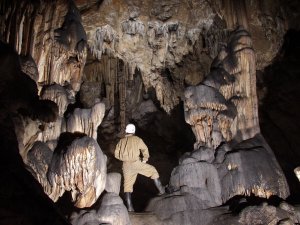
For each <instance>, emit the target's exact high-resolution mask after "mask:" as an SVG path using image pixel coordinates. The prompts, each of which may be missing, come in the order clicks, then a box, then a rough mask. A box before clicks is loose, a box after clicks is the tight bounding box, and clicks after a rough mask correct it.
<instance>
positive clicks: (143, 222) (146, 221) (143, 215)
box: [129, 212, 165, 225]
mask: <svg viewBox="0 0 300 225" xmlns="http://www.w3.org/2000/svg"><path fill="white" fill-rule="evenodd" d="M129 218H130V221H131V224H132V225H154V224H155V225H164V224H165V223H163V221H161V220H159V219H158V218H157V216H156V215H155V214H154V213H148V212H138V213H136V212H134V213H132V212H130V213H129Z"/></svg>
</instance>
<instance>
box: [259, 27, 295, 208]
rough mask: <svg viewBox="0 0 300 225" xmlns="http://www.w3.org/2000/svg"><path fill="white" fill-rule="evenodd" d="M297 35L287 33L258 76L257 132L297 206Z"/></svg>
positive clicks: (291, 199) (290, 32)
mask: <svg viewBox="0 0 300 225" xmlns="http://www.w3.org/2000/svg"><path fill="white" fill-rule="evenodd" d="M299 40H300V31H296V30H289V31H288V32H287V33H286V34H285V38H284V43H283V45H282V48H281V50H280V52H279V53H278V55H277V57H276V58H275V60H274V62H273V64H272V65H270V66H268V67H267V68H266V69H265V70H264V72H263V73H262V74H260V73H259V76H261V77H259V79H262V82H261V81H260V82H259V83H258V93H259V91H262V90H263V89H264V91H263V93H264V98H263V99H262V103H261V106H260V107H259V117H260V126H261V131H262V134H263V135H264V137H265V138H266V140H267V142H268V143H269V145H270V146H271V148H272V150H273V151H274V153H275V156H276V158H277V160H278V162H279V164H280V166H281V167H282V169H283V171H284V173H285V176H286V177H287V181H288V183H289V187H290V191H291V196H290V198H289V200H290V201H291V202H297V203H300V193H299V190H300V183H299V181H298V180H297V177H296V176H295V174H294V169H295V168H296V167H297V166H300V151H299V146H300V138H299V137H300V122H299V121H300V104H299V103H300V68H299V65H300V43H299Z"/></svg>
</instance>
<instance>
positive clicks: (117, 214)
mask: <svg viewBox="0 0 300 225" xmlns="http://www.w3.org/2000/svg"><path fill="white" fill-rule="evenodd" d="M120 185H121V174H119V173H108V174H107V181H106V187H105V190H106V191H107V193H105V194H104V196H102V199H101V201H100V204H99V205H97V206H94V207H93V209H90V210H81V211H80V212H79V213H73V214H72V215H71V223H72V224H73V225H84V224H94V223H95V224H115V225H130V224H131V222H130V220H129V216H128V211H127V208H126V207H125V205H124V203H123V200H122V199H121V198H120V196H119V191H120Z"/></svg>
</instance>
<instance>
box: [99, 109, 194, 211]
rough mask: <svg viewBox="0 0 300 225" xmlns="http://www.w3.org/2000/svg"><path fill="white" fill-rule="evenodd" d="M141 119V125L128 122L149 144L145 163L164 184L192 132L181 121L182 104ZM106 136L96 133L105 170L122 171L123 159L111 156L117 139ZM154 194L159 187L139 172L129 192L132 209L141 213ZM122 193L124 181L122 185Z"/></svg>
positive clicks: (191, 141) (189, 144)
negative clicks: (131, 199)
mask: <svg viewBox="0 0 300 225" xmlns="http://www.w3.org/2000/svg"><path fill="white" fill-rule="evenodd" d="M144 119H145V121H147V122H146V123H142V127H139V126H138V122H137V121H134V120H130V122H131V123H134V124H136V135H137V136H139V137H140V138H142V139H143V141H144V142H145V144H146V145H147V146H148V149H149V154H150V158H149V161H148V163H149V164H150V165H153V166H154V167H155V168H156V169H157V171H158V173H159V175H160V179H161V182H162V184H163V185H167V184H168V182H169V179H170V175H171V172H172V170H173V168H174V167H175V166H177V165H178V159H179V157H180V156H182V154H184V153H185V152H190V151H192V150H193V144H194V142H195V137H194V134H193V132H192V130H191V128H190V126H189V125H188V124H187V123H186V122H185V120H184V110H183V104H182V103H181V104H179V105H178V106H177V107H176V108H175V109H174V110H172V112H171V114H170V115H169V114H167V113H165V112H164V111H157V112H154V113H149V114H147V115H146V116H145V118H144ZM107 138H108V137H106V136H105V134H103V133H100V134H99V136H98V142H99V145H100V146H101V148H102V150H103V151H104V152H105V154H106V155H107V156H108V158H109V160H108V171H109V172H119V173H121V174H122V162H120V161H119V160H117V159H115V158H114V156H113V151H114V147H115V146H116V141H117V140H111V141H105V139H107ZM103 140H104V141H103ZM122 179H123V178H122ZM157 194H158V190H157V189H156V187H155V185H154V183H153V180H151V179H150V178H147V177H144V176H142V175H138V177H137V180H136V183H135V185H134V192H133V194H132V198H133V205H134V208H135V210H136V211H137V212H142V211H143V210H144V209H145V207H146V205H147V203H148V201H149V200H150V199H151V198H153V197H155V196H157ZM122 195H123V184H121V196H122Z"/></svg>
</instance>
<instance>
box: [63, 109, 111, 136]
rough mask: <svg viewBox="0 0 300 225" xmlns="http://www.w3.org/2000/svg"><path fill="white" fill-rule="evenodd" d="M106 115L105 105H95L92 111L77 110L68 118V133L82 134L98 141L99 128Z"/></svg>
mask: <svg viewBox="0 0 300 225" xmlns="http://www.w3.org/2000/svg"><path fill="white" fill-rule="evenodd" d="M104 113H105V105H104V104H103V103H97V104H95V105H94V106H93V107H92V108H91V109H79V108H76V109H75V110H74V113H73V114H72V115H71V116H70V117H69V118H68V121H67V131H68V132H71V133H74V132H80V133H84V134H87V135H88V136H90V137H93V138H94V139H97V128H98V126H99V125H100V123H101V122H102V119H103V117H104Z"/></svg>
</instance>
